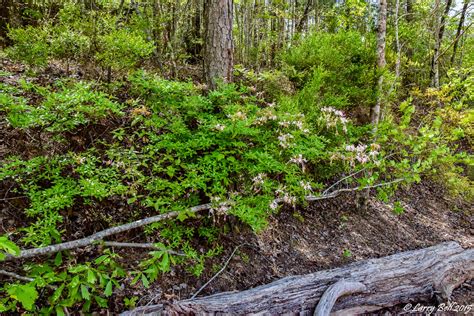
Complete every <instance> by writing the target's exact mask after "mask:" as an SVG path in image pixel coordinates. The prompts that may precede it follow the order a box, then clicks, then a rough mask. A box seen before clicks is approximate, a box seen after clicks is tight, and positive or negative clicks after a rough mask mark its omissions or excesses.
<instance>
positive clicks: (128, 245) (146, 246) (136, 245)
mask: <svg viewBox="0 0 474 316" xmlns="http://www.w3.org/2000/svg"><path fill="white" fill-rule="evenodd" d="M103 245H104V246H107V247H117V248H143V249H154V250H162V251H166V252H167V253H169V254H171V255H175V256H186V254H184V253H182V252H178V251H173V250H169V249H165V248H160V247H157V246H156V244H153V243H131V242H117V241H104V242H103Z"/></svg>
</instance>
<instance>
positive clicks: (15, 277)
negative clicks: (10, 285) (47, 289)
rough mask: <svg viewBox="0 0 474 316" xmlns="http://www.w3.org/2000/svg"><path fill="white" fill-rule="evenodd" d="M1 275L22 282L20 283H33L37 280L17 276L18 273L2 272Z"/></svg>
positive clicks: (0, 271)
mask: <svg viewBox="0 0 474 316" xmlns="http://www.w3.org/2000/svg"><path fill="white" fill-rule="evenodd" d="M0 274H1V275H5V276H8V277H10V278H14V279H17V280H20V281H25V282H32V281H34V280H35V279H33V278H29V277H25V276H22V275H19V274H16V273H14V272H10V271H5V270H0Z"/></svg>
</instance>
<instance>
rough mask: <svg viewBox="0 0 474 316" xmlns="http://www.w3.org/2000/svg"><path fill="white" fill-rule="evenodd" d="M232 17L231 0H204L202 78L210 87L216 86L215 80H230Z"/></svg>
mask: <svg viewBox="0 0 474 316" xmlns="http://www.w3.org/2000/svg"><path fill="white" fill-rule="evenodd" d="M232 18H233V5H232V0H206V1H205V24H206V30H205V36H204V38H205V48H204V51H205V53H204V78H205V80H206V83H207V84H208V85H209V87H210V88H212V89H214V88H216V84H217V81H216V80H224V81H225V82H231V81H232V71H233V61H234V52H233V50H234V46H233V40H232Z"/></svg>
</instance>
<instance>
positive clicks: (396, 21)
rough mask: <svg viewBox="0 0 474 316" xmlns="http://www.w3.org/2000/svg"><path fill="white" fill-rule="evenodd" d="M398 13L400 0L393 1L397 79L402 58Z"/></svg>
mask: <svg viewBox="0 0 474 316" xmlns="http://www.w3.org/2000/svg"><path fill="white" fill-rule="evenodd" d="M399 13H400V0H396V2H395V46H396V50H397V59H396V61H395V78H396V80H398V79H399V78H400V65H401V59H402V52H401V47H400V37H399V35H398V20H399Z"/></svg>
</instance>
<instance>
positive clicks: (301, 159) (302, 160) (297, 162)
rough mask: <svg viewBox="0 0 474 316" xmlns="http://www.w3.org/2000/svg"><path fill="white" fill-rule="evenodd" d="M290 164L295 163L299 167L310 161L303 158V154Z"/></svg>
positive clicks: (293, 159)
mask: <svg viewBox="0 0 474 316" xmlns="http://www.w3.org/2000/svg"><path fill="white" fill-rule="evenodd" d="M289 162H290V163H295V164H297V165H304V164H305V163H306V162H308V160H307V159H305V158H303V155H302V154H299V155H297V156H295V157H293V158H291V159H290V161H289Z"/></svg>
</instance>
